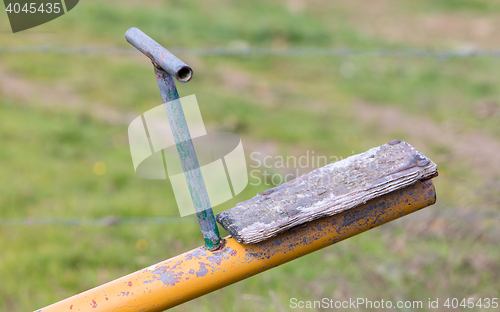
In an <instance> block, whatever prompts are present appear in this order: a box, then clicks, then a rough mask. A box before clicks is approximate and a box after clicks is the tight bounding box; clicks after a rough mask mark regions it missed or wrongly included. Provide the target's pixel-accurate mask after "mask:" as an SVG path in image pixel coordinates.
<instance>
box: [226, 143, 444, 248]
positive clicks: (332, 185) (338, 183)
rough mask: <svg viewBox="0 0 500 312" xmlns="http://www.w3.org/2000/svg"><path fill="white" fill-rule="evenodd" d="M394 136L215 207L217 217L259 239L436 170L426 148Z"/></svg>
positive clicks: (236, 233)
mask: <svg viewBox="0 0 500 312" xmlns="http://www.w3.org/2000/svg"><path fill="white" fill-rule="evenodd" d="M398 142H399V141H393V142H391V143H388V144H384V145H382V146H379V147H374V148H372V149H370V150H368V151H366V152H364V153H362V154H358V155H353V156H351V157H348V158H346V159H343V160H341V161H338V162H335V163H332V164H329V165H327V166H325V167H322V168H318V169H316V170H313V171H311V172H309V173H308V174H305V175H303V176H300V177H298V178H296V179H294V180H291V181H289V182H286V183H284V184H281V185H279V186H276V187H274V188H272V189H269V190H267V191H265V192H262V193H260V194H257V195H256V196H255V197H253V198H251V199H249V200H247V201H244V202H241V203H239V204H237V205H236V207H234V208H231V209H229V210H226V211H223V212H221V213H219V214H218V215H217V216H216V220H217V222H219V224H220V225H221V226H222V227H223V228H224V229H226V231H228V232H229V234H231V235H232V236H233V237H234V238H235V239H236V240H237V241H238V242H240V243H245V244H252V243H258V242H260V241H263V240H266V239H268V238H269V237H273V236H276V235H277V234H278V233H281V232H283V231H286V230H288V229H291V228H293V227H295V226H297V225H300V224H302V223H305V222H309V221H312V220H315V219H318V218H321V217H326V216H331V215H334V214H337V213H340V212H342V211H345V210H347V209H351V208H353V207H356V206H357V205H360V204H362V203H365V202H366V201H368V200H370V199H372V198H375V197H378V196H381V195H384V194H387V193H390V192H393V191H395V190H398V189H401V188H403V187H405V186H408V185H411V184H413V183H415V182H417V181H419V180H423V179H426V178H429V177H432V176H433V175H435V174H436V173H437V166H436V164H435V163H433V162H432V161H431V160H430V159H429V158H427V157H426V156H425V155H424V154H422V153H421V152H419V151H417V150H416V149H415V148H414V147H412V146H411V145H410V144H408V143H406V142H400V143H398Z"/></svg>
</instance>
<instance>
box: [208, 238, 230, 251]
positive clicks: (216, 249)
mask: <svg viewBox="0 0 500 312" xmlns="http://www.w3.org/2000/svg"><path fill="white" fill-rule="evenodd" d="M224 246H226V240H225V239H224V238H221V240H220V244H219V245H217V246H215V247H214V248H212V249H208V248H206V246H205V248H206V249H207V250H208V251H211V252H214V251H218V250H221V249H223V248H224Z"/></svg>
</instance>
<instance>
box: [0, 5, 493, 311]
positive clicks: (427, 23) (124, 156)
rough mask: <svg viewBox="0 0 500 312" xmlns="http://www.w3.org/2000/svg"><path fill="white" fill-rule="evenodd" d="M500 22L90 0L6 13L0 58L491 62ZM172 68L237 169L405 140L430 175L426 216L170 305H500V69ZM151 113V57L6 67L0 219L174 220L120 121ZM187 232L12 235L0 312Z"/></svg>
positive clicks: (487, 14) (158, 253)
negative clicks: (154, 55) (93, 49)
mask: <svg viewBox="0 0 500 312" xmlns="http://www.w3.org/2000/svg"><path fill="white" fill-rule="evenodd" d="M499 17H500V5H499V4H497V3H496V2H493V1H486V0H425V1H424V0H423V1H395V0H393V1H389V0H371V1H359V0H350V1H346V0H343V1H327V0H317V1H312V2H306V1H303V0H287V1H285V0H283V1H261V0H257V1H252V2H243V1H237V2H232V1H226V0H223V1H212V0H208V1H192V0H187V1H178V0H174V1H155V0H149V1H141V2H139V1H137V2H134V1H116V0H113V1H95V0H87V1H81V2H80V3H79V4H78V6H77V7H76V8H75V9H73V10H72V11H71V12H69V13H68V14H66V15H64V16H63V17H60V18H58V19H56V20H54V21H52V22H50V23H47V24H44V25H42V26H39V27H36V28H34V29H32V30H27V31H25V32H22V33H18V34H11V33H9V32H10V28H9V25H8V20H7V15H6V13H5V12H2V13H0V45H1V46H11V45H45V46H76V47H78V46H109V47H128V44H127V42H126V41H125V39H124V33H125V31H126V30H127V29H128V28H129V27H132V26H136V27H138V28H140V29H141V30H143V31H144V32H146V33H147V34H149V35H150V36H151V37H153V38H155V39H156V40H157V41H158V42H160V43H161V44H163V45H164V46H166V47H174V46H181V47H188V48H189V47H190V48H201V47H208V48H210V47H232V46H255V47H274V48H283V47H336V48H346V47H347V48H356V49H365V48H366V49H372V48H373V49H375V48H376V49H379V48H385V49H405V48H435V49H464V50H466V49H470V48H474V47H475V48H483V49H493V48H499V46H498V39H500V37H499V35H498V34H499V33H500V32H499V30H500V19H499ZM178 56H179V57H180V58H181V59H182V60H184V61H185V62H186V63H188V64H189V65H191V66H192V67H193V69H194V72H195V75H194V78H193V80H192V81H191V82H189V83H188V84H183V85H180V84H178V88H179V93H180V94H181V96H182V95H190V94H196V96H197V99H198V103H199V104H200V109H201V112H202V115H203V118H204V121H205V123H206V125H207V128H208V129H209V130H212V131H216V130H224V131H231V132H235V133H237V134H238V135H240V136H241V137H242V141H243V145H244V148H245V151H246V153H247V154H248V155H249V154H250V153H252V152H259V153H261V155H269V156H279V155H296V156H300V155H304V154H306V153H307V151H315V153H316V155H328V156H332V155H334V156H337V157H342V158H345V157H348V156H350V155H352V154H353V153H361V152H364V151H365V150H367V149H369V148H371V147H374V146H378V145H381V144H384V143H386V142H388V141H390V140H392V139H394V138H398V139H401V140H405V141H407V142H409V143H410V144H412V145H413V146H415V147H416V148H417V149H419V150H421V151H422V152H424V153H425V154H426V155H427V156H429V157H430V158H431V159H433V160H434V162H436V163H437V164H438V166H439V173H440V175H439V177H438V178H436V179H435V180H434V181H435V182H434V183H435V185H436V190H437V196H438V201H437V203H436V205H434V206H432V207H429V208H427V209H425V210H423V211H420V212H418V213H416V214H414V215H411V216H408V217H405V218H403V219H400V220H397V221H395V222H392V223H390V224H388V225H385V226H382V227H380V228H377V229H374V230H371V231H370V232H369V233H364V234H361V235H358V236H356V237H353V238H351V239H349V240H347V241H344V242H341V243H338V244H336V245H333V246H331V247H328V248H326V249H323V250H321V251H318V252H316V253H313V254H311V255H308V256H305V257H303V258H300V259H298V260H295V261H293V262H291V263H288V264H285V265H282V266H280V267H278V268H275V269H272V270H270V271H268V272H264V273H262V274H259V275H257V276H255V277H252V278H249V279H247V280H245V281H242V282H239V283H237V284H235V285H232V286H229V287H226V288H224V289H222V290H220V291H217V292H215V293H212V294H209V295H206V296H204V297H202V298H199V299H196V300H193V301H191V302H189V303H186V304H183V305H181V306H179V307H177V308H175V309H173V310H174V311H289V310H297V309H291V308H290V303H289V302H290V301H289V300H290V298H297V299H299V300H320V299H321V298H324V297H326V298H332V299H335V300H346V299H347V300H348V298H357V297H360V298H369V299H371V300H380V299H384V300H393V301H397V300H403V301H405V300H409V301H413V300H422V301H424V308H425V307H426V305H425V304H426V303H427V302H428V299H429V298H440V300H443V301H444V300H445V299H446V298H458V299H460V300H461V299H462V298H468V297H474V298H494V297H496V298H499V297H500V249H499V248H498V243H499V237H500V227H499V225H500V224H499V217H500V156H499V155H500V58H451V59H443V58H433V57H429V58H411V57H373V56H366V55H365V56H350V57H334V56H200V55H194V54H190V53H184V54H179V55H178ZM159 101H160V96H159V92H158V89H157V85H156V81H155V77H154V74H153V69H152V66H151V63H150V62H148V60H147V59H146V58H145V57H144V56H142V55H140V56H139V55H137V56H135V55H57V54H50V53H48V54H40V53H38V54H37V53H35V54H8V53H7V54H1V53H0V144H1V146H0V164H1V165H0V178H1V179H0V220H4V221H5V220H17V218H34V220H40V219H35V218H43V217H49V218H60V220H66V219H65V218H103V217H109V216H123V217H163V216H172V217H176V216H178V212H177V207H176V204H175V201H174V200H173V192H172V190H171V187H170V184H169V182H165V181H163V182H158V181H155V180H144V179H141V178H139V177H137V176H136V175H135V173H134V170H133V167H132V161H131V157H130V151H129V146H128V139H127V127H128V123H129V122H130V121H131V120H132V119H133V118H135V117H136V116H138V115H139V114H140V113H142V112H144V111H146V110H148V109H150V108H152V107H155V106H157V105H159V104H160V103H159ZM96 163H103V164H104V165H105V169H106V170H105V173H104V174H101V173H103V172H102V171H101V172H97V173H99V174H96V173H95V171H94V167H95V164H96ZM273 172H275V173H283V172H282V171H280V170H279V169H275V171H273ZM250 181H251V182H252V180H250ZM267 188H268V187H267V186H265V185H249V186H248V187H247V188H246V189H245V191H244V192H242V193H241V194H240V195H238V196H237V197H236V198H234V199H233V200H231V201H230V202H227V203H225V204H223V205H220V206H217V207H215V208H214V211H215V212H220V211H223V210H225V209H229V208H231V207H233V206H234V205H235V204H236V203H238V202H240V201H243V200H246V199H248V198H250V197H251V196H253V195H255V194H256V193H257V192H261V191H263V190H265V189H267ZM182 222H183V223H172V224H142V225H130V224H128V225H127V224H119V225H108V226H103V225H63V224H56V225H40V224H34V225H8V224H6V222H4V223H2V224H0V250H1V251H2V252H1V254H0V280H1V283H0V310H1V311H9V312H17V311H32V310H35V309H37V308H41V307H44V306H46V305H49V304H51V303H53V302H56V301H59V300H62V299H64V298H66V297H69V296H72V295H74V294H76V293H78V292H82V291H84V290H87V289H89V288H92V287H95V286H97V285H100V284H102V283H105V282H108V281H110V280H113V279H115V278H118V277H120V276H122V275H125V274H127V273H130V272H133V271H135V270H138V269H141V268H144V267H146V266H149V265H151V264H153V263H157V262H159V261H161V260H164V259H167V258H169V257H172V256H175V255H177V254H179V253H182V252H184V251H188V250H189V249H192V248H194V247H197V246H199V245H201V244H202V242H203V240H202V238H201V234H200V233H199V226H198V225H197V223H196V221H194V222H193V220H192V219H186V220H184V221H182ZM144 242H147V243H146V244H145V243H144ZM347 310H348V309H347ZM458 310H467V309H463V308H459V309H458ZM473 310H474V311H493V310H492V309H491V308H490V309H484V307H483V308H480V307H476V308H474V309H473Z"/></svg>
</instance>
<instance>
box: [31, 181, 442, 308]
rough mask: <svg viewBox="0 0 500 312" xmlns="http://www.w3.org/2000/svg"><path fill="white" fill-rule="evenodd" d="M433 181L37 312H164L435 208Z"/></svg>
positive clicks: (170, 263) (229, 243) (194, 254)
mask: <svg viewBox="0 0 500 312" xmlns="http://www.w3.org/2000/svg"><path fill="white" fill-rule="evenodd" d="M435 201H436V193H435V190H434V186H433V184H432V181H431V180H428V181H423V182H417V183H416V184H414V185H411V186H408V187H406V188H405V189H402V190H399V191H395V192H392V193H390V194H387V195H384V196H382V197H379V198H376V199H373V200H371V201H369V202H367V203H366V204H363V205H360V206H358V207H356V208H353V209H350V210H347V211H345V212H343V213H340V214H338V215H334V216H332V217H328V218H323V219H318V220H315V221H312V222H309V223H307V225H306V226H302V227H297V228H294V229H291V230H289V231H287V232H284V233H282V234H280V235H278V236H276V237H274V238H271V239H269V240H266V241H264V242H261V243H258V244H253V245H244V244H240V243H238V242H236V241H235V240H234V239H233V238H231V237H227V238H225V246H224V248H222V249H221V250H218V251H215V252H210V251H208V250H206V249H205V248H204V247H199V248H196V249H194V250H191V251H189V252H186V253H184V254H182V255H179V256H176V257H174V258H171V259H168V260H165V261H163V262H160V263H158V264H156V265H153V266H151V267H149V268H145V269H142V270H140V271H137V272H135V273H132V274H130V275H127V276H125V277H122V278H119V279H117V280H114V281H112V282H109V283H107V284H105V285H102V286H99V287H96V288H94V289H91V290H88V291H86V292H84V293H81V294H79V295H76V296H73V297H71V298H68V299H66V300H63V301H61V302H58V303H55V304H53V305H51V306H48V307H46V308H43V309H41V310H38V311H37V312H52V311H57V312H61V311H80V312H82V311H89V312H103V311H109V312H111V311H114V312H139V311H140V312H145V311H163V310H165V309H168V308H171V307H174V306H177V305H179V304H181V303H184V302H186V301H189V300H191V299H194V298H197V297H200V296H202V295H204V294H207V293H209V292H212V291H214V290H217V289H220V288H222V287H225V286H228V285H230V284H233V283H235V282H238V281H240V280H242V279H245V278H247V277H250V276H252V275H255V274H258V273H260V272H263V271H266V270H269V269H271V268H273V267H276V266H278V265H280V264H283V263H286V262H288V261H290V260H293V259H296V258H298V257H301V256H303V255H306V254H308V253H311V252H313V251H316V250H318V249H321V248H323V247H326V246H329V245H331V244H334V243H336V242H339V241H341V240H344V239H346V238H349V237H351V236H354V235H356V234H359V233H361V232H364V231H367V230H369V229H371V228H374V227H377V226H379V225H381V224H384V223H386V222H390V221H392V220H394V219H397V218H400V217H403V216H405V215H407V214H410V213H412V212H415V211H417V210H419V209H421V208H424V207H427V206H429V205H432V204H434V203H435Z"/></svg>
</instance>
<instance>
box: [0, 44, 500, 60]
mask: <svg viewBox="0 0 500 312" xmlns="http://www.w3.org/2000/svg"><path fill="white" fill-rule="evenodd" d="M169 50H170V51H171V52H172V53H175V54H193V55H199V56H333V57H349V56H368V57H401V58H405V57H406V58H438V59H450V58H471V57H476V58H499V57H500V50H479V49H454V50H433V49H386V48H378V49H352V48H314V47H309V48H307V47H289V48H266V47H242V48H231V47H214V48H186V47H172V48H169ZM30 53H37V54H60V55H139V54H140V52H138V51H137V50H136V49H133V48H125V47H106V46H85V47H63V46H0V54H30Z"/></svg>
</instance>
